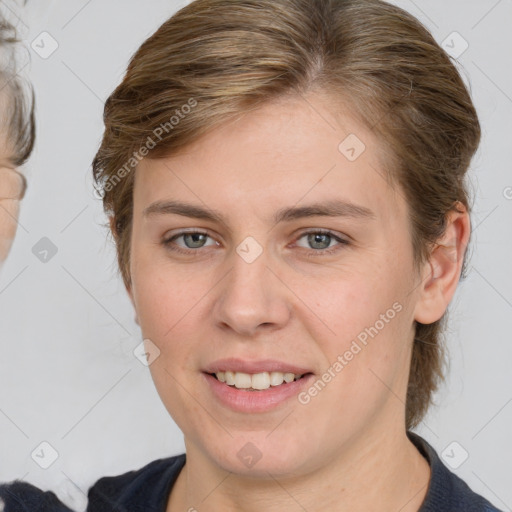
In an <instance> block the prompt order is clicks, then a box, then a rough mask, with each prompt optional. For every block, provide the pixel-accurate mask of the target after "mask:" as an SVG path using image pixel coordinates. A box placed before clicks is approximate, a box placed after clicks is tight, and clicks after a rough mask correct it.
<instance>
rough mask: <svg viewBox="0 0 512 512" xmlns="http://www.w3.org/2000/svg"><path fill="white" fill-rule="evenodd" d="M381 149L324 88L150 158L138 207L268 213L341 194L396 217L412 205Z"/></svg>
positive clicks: (139, 177) (141, 170) (141, 171)
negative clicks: (175, 202) (187, 204)
mask: <svg viewBox="0 0 512 512" xmlns="http://www.w3.org/2000/svg"><path fill="white" fill-rule="evenodd" d="M381 155H382V151H381V147H380V144H379V141H378V140H377V139H376V138H375V136H374V135H373V134H372V133H371V132H370V131H369V130H367V129H366V128H365V127H364V126H363V125H362V123H360V122H359V121H357V120H356V119H355V118H354V117H353V116H352V115H350V114H349V112H348V110H347V111H344V110H343V106H341V107H339V106H338V108H337V109H336V110H334V108H333V104H332V102H331V103H330V102H329V100H328V99H327V98H325V97H321V96H318V95H315V96H312V95H310V96H309V97H300V96H297V97H293V98H286V99H281V100H279V101H274V102H271V103H268V104H265V105H264V106H263V107H261V108H259V109H257V110H254V111H252V112H249V113H247V114H245V115H244V116H242V117H239V118H237V119H236V120H233V121H229V122H226V123H224V124H223V125H220V126H218V127H217V128H215V129H213V130H212V131H211V132H210V133H208V134H207V135H205V136H203V137H202V138H201V139H199V140H198V141H196V142H194V143H193V144H191V145H189V146H188V147H186V148H185V149H184V150H182V151H181V152H180V153H178V154H174V155H171V156H169V157H167V158H163V159H145V160H143V161H142V162H141V163H140V164H139V166H138V168H137V170H136V174H135V177H136V179H135V193H134V199H135V210H136V211H139V213H141V212H142V211H143V209H144V208H146V207H147V205H148V204H149V203H150V202H155V201H164V200H169V199H179V200H190V201H192V202H194V203H195V204H198V203H203V204H205V205H209V206H211V207H212V208H215V209H219V208H220V209H225V210H227V211H229V210H231V211H232V212H237V211H238V213H240V212H243V211H246V212H247V214H248V215H249V214H252V215H254V214H256V215H263V212H264V211H265V212H266V213H268V214H270V212H273V211H275V210H278V209H280V208H281V207H282V206H283V205H286V206H288V205H290V204H300V203H301V202H305V203H308V202H317V201H321V200H332V199H335V198H339V199H343V200H346V201H351V202H357V203H358V204H361V205H363V206H365V207H368V208H370V207H371V209H372V210H374V211H377V212H378V216H380V217H389V216H390V215H392V214H397V213H398V214H400V208H402V210H403V207H404V205H403V204H402V205H400V204H399V203H400V198H397V194H396V192H397V191H396V189H395V188H392V187H391V186H390V185H389V184H388V182H387V180H386V178H385V175H386V173H385V171H384V167H383V162H382V156H381ZM401 213H403V211H402V212H401ZM228 215H229V212H228ZM267 218H268V219H270V215H268V216H267Z"/></svg>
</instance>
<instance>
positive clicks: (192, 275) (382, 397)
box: [128, 93, 470, 512]
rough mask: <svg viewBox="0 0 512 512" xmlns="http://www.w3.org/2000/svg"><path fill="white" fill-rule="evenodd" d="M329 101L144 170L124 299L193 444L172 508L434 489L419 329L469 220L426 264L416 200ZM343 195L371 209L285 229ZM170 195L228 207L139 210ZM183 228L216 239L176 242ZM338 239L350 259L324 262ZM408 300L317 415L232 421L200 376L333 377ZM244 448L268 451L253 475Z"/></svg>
mask: <svg viewBox="0 0 512 512" xmlns="http://www.w3.org/2000/svg"><path fill="white" fill-rule="evenodd" d="M332 105H333V103H332V101H330V99H329V98H328V97H327V96H325V95H322V94H320V93H316V94H310V95H309V97H308V98H307V101H304V99H303V98H299V97H290V98H287V99H282V100H280V101H274V102H272V103H269V104H267V105H265V106H264V107H262V108H260V109H259V110H257V111H254V112H251V113H250V114H247V115H245V116H244V117H242V118H241V119H238V120H237V121H234V122H229V123H226V124H224V125H222V126H221V127H218V128H216V129H215V130H213V131H212V132H210V133H209V134H207V135H206V136H204V137H203V138H202V139H201V140H200V141H198V142H196V143H195V144H193V145H191V146H189V147H188V148H187V150H186V151H183V152H181V153H180V154H175V155H173V156H170V157H167V158H164V159H159V160H149V159H146V160H144V161H142V162H141V163H140V165H139V167H138V169H137V173H136V182H135V188H134V214H133V227H132V239H131V260H130V272H131V277H132V282H131V285H130V287H129V289H128V293H129V295H130V298H131V300H132V302H133V304H134V307H135V310H136V314H137V317H138V322H139V324H140V327H141V330H142V334H143V337H144V338H146V339H150V340H151V341H152V342H153V343H154V344H155V345H156V346H157V347H158V349H159V350H160V355H159V357H158V358H157V359H156V360H155V361H154V362H153V363H152V364H151V365H150V370H151V373H152V377H153V380H154V382H155V385H156V388H157V390H158V393H159V395H160V397H161V399H162V401H163V403H164V404H165V406H166V408H167V410H168V411H169V413H170V414H171V416H172V417H173V419H174V420H175V421H176V423H177V424H178V426H179V427H180V428H181V430H182V431H183V433H184V437H185V444H186V451H187V462H186V465H185V467H184V469H183V471H182V472H181V473H180V475H179V477H178V480H177V482H176V484H175V486H174V488H173V491H172V493H171V495H170V497H169V501H168V507H167V510H168V512H175V511H178V510H180V511H185V510H190V509H192V507H195V509H197V510H200V511H201V512H203V511H215V510H227V511H235V510H236V511H240V510H243V511H258V512H259V511H261V510H266V511H274V510H276V511H277V510H279V511H282V510H287V511H288V510H289V511H292V510H298V511H299V510H304V509H305V510H308V511H309V512H315V511H325V510H331V511H346V510H351V511H356V512H357V511H368V510H381V511H390V512H396V511H398V510H401V512H412V511H417V510H418V509H419V507H420V506H421V503H422V501H423V499H424V497H425V495H426V491H427V486H428V482H429V478H430V469H429V466H428V463H427V462H426V460H425V459H424V458H423V457H422V456H421V454H420V453H419V452H418V451H417V449H416V448H415V447H414V445H413V444H412V443H411V442H410V441H409V440H408V438H407V437H406V432H405V396H406V387H407V381H408V375H409V361H410V356H411V350H412V344H413V337H414V327H413V326H414V321H415V320H416V321H420V322H423V323H431V322H434V321H436V320H438V319H439V318H440V317H441V316H442V314H443V313H444V311H445V310H446V308H447V306H448V304H449V301H450V300H451V298H452V296H453V294H454V292H455V288H456V285H457V282H458V280H459V276H460V271H461V263H462V255H463V250H464V248H465V247H466V245H467V240H468V237H469V230H470V224H469V216H468V214H467V212H465V211H464V212H462V213H452V214H450V215H449V218H448V223H447V230H446V234H445V236H444V237H443V239H442V240H440V241H439V242H440V244H443V245H448V244H449V245H450V247H451V249H450V250H447V249H446V248H443V247H442V246H441V247H439V249H436V250H434V251H433V253H432V257H431V259H430V261H428V262H426V263H425V264H424V265H423V266H422V267H421V268H420V269H415V268H414V266H413V252H412V245H411V239H410V232H409V216H408V208H407V205H406V203H405V200H404V199H403V196H402V194H401V193H400V190H396V189H394V188H392V187H391V186H390V185H389V184H388V183H387V182H386V181H385V180H384V179H382V177H381V176H382V175H383V167H382V161H381V154H382V152H381V150H380V147H379V141H378V140H376V139H375V138H374V136H373V135H372V133H370V132H369V131H368V130H366V129H365V128H364V127H363V126H362V125H361V124H359V123H358V122H357V121H356V120H355V119H354V118H353V117H351V116H350V114H349V113H348V111H347V110H346V109H343V108H341V109H339V114H338V115H336V117H334V116H333V114H332V113H330V112H332V111H333V107H332ZM350 133H353V134H356V135H357V137H359V139H361V140H362V141H364V143H365V145H366V150H365V151H364V152H363V153H362V155H361V156H359V158H358V159H357V160H355V161H354V162H350V161H349V160H348V159H347V158H346V157H345V156H344V155H343V154H341V153H340V151H338V145H339V144H340V142H341V141H343V140H344V139H345V138H346V137H347V135H349V134H350ZM376 170H377V171H379V173H380V175H381V176H379V174H378V173H377V172H376ZM332 199H342V200H345V201H350V202H353V203H356V204H357V205H361V206H364V207H365V208H368V209H371V210H372V212H373V214H374V217H373V218H351V217H325V216H314V217H306V218H299V219H295V220H292V221H283V222H280V223H278V224H275V223H274V222H273V221H272V216H273V215H274V213H275V212H276V211H277V210H279V209H281V208H284V207H293V206H304V205H306V204H310V203H317V202H319V203H325V202H326V201H328V200H332ZM169 200H179V201H183V202H187V203H190V204H194V205H197V206H202V207H205V206H206V207H208V208H211V209H215V210H218V211H219V212H221V213H222V215H223V216H224V222H213V221H209V220H201V219H196V218H190V217H184V216H180V215H176V214H154V215H149V216H147V215H144V210H145V209H146V208H147V207H148V206H150V205H151V204H153V203H155V202H157V201H169ZM184 229H196V230H199V231H201V232H206V233H207V234H208V235H209V238H205V239H204V245H203V246H202V247H201V246H200V244H196V245H193V241H192V240H190V239H189V238H184V237H180V238H178V239H175V240H174V241H173V242H169V244H168V245H167V246H166V245H165V243H164V242H165V241H166V240H168V239H169V238H170V237H171V235H175V234H178V233H179V232H180V231H182V230H184ZM318 229H322V230H329V231H332V233H333V234H334V235H335V236H339V237H341V238H344V239H345V240H348V241H350V244H349V245H340V244H339V243H338V242H337V241H336V240H335V239H334V238H331V239H328V238H327V239H326V240H321V242H323V245H321V246H320V245H312V242H311V241H309V242H308V237H307V236H304V232H311V231H315V230H318ZM248 236H252V237H254V238H255V239H256V240H257V241H258V243H259V244H260V246H261V248H262V249H263V252H262V254H261V255H260V256H259V257H258V258H257V259H256V260H255V261H253V262H252V263H247V262H246V261H245V260H244V259H243V258H241V257H240V256H239V255H238V253H237V252H236V248H237V246H238V245H239V244H240V243H241V242H242V241H243V240H244V239H245V238H246V237H248ZM187 242H188V246H187V245H186V243H187ZM313 243H314V241H313ZM176 246H179V247H180V248H182V249H184V250H187V249H188V253H187V254H179V253H177V252H175V251H172V250H171V249H170V247H176ZM326 246H328V248H329V249H333V248H335V249H338V250H336V252H334V253H333V254H319V253H321V251H322V249H324V248H325V247H326ZM189 247H191V248H189ZM195 247H199V248H195ZM454 255H455V257H453V256H454ZM396 302H399V303H400V304H401V306H402V309H401V311H400V313H399V314H397V315H396V316H395V317H394V318H393V319H392V320H391V321H389V323H386V325H385V327H384V328H383V329H382V330H380V331H379V333H378V335H377V336H375V337H374V338H373V339H371V340H370V341H369V343H368V344H367V346H366V347H364V349H363V350H361V351H360V352H359V353H358V354H357V355H356V356H354V358H353V359H352V360H351V361H350V362H349V363H348V364H347V365H346V366H345V367H344V368H343V370H342V371H341V372H339V373H338V374H337V375H336V377H335V378H333V379H332V380H331V382H330V383H329V384H328V385H327V386H326V387H325V388H324V389H323V390H322V391H321V392H320V393H318V395H317V396H316V397H315V398H314V399H312V400H311V401H310V402H309V403H308V404H306V405H304V404H301V403H299V401H298V400H297V399H295V398H292V399H290V400H288V401H286V402H285V403H284V404H283V405H281V406H280V407H278V408H277V409H275V410H273V411H268V412H264V413H253V414H247V413H239V412H234V411H232V410H229V409H228V408H226V407H224V406H223V405H221V404H220V403H219V402H218V401H216V399H215V397H214V396H213V395H212V393H211V391H210V389H209V388H208V386H207V385H206V384H205V381H204V376H203V375H202V373H201V371H202V369H204V367H205V366H206V365H207V364H209V363H211V362H212V361H214V360H216V359H219V358H224V357H239V358H242V359H266V358H273V359H278V360H282V361H286V362H289V363H293V364H296V365H298V366H301V367H306V368H309V369H310V370H311V371H312V372H313V373H314V374H315V376H316V377H320V376H321V375H322V374H323V373H324V372H325V371H326V370H327V369H328V368H329V367H331V366H332V364H333V363H334V362H335V361H336V360H337V357H338V355H340V354H344V352H345V351H346V350H347V349H348V348H349V347H350V344H351V342H352V340H354V339H355V338H356V337H357V335H358V334H359V333H361V332H362V331H363V330H364V329H365V327H369V326H371V325H375V323H376V321H377V320H378V319H379V318H380V315H381V314H383V313H385V312H386V311H387V310H388V309H390V308H391V307H392V305H393V304H394V303H396ZM247 442H252V443H253V444H254V445H255V446H256V447H257V448H258V450H259V451H260V452H261V454H262V458H261V459H260V460H259V461H258V462H257V463H256V464H255V465H254V466H253V467H251V468H248V467H245V466H244V465H243V464H242V463H241V462H240V460H239V458H238V457H237V452H238V451H239V450H240V449H241V448H242V447H243V446H244V445H245V444H246V443H247ZM192 510H193V509H192Z"/></svg>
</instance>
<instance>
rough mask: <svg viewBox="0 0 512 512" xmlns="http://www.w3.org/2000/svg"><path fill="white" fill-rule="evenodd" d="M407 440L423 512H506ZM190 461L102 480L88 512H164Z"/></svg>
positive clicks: (31, 492) (51, 503) (13, 503)
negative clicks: (415, 458) (423, 463)
mask: <svg viewBox="0 0 512 512" xmlns="http://www.w3.org/2000/svg"><path fill="white" fill-rule="evenodd" d="M407 435H408V437H409V439H410V440H411V441H412V442H413V443H414V445H415V446H416V447H417V448H418V450H419V451H420V452H421V454H422V455H423V456H424V457H425V458H426V460H427V461H428V463H429V465H430V470H431V477H430V483H429V487H428V491H427V495H426V497H425V500H424V501H423V504H422V505H421V508H420V510H419V511H418V512H502V511H500V510H499V509H497V508H496V507H494V506H493V505H491V503H489V502H488V501H487V500H486V499H484V498H483V497H482V496H480V495H478V494H476V493H475V492H473V491H472V490H471V489H470V488H469V486H468V485H467V484H466V483H465V482H464V481H462V480H461V479H460V478H459V477H458V476H457V475H455V474H454V473H452V472H451V471H450V470H449V469H448V468H447V467H446V466H445V465H444V464H443V462H442V461H441V459H440V458H439V456H438V455H437V453H436V451H435V450H434V448H433V447H432V446H430V444H429V443H428V442H427V441H425V440H424V439H423V438H422V437H420V436H419V435H417V434H415V433H413V432H407ZM185 460H186V456H185V454H181V455H177V456H175V457H168V458H165V459H158V460H155V461H153V462H150V463H149V464H147V465H146V466H144V467H143V468H141V469H138V470H136V471H129V472H128V473H124V474H122V475H119V476H109V477H103V478H101V479H100V480H98V481H97V482H96V483H95V484H94V485H93V486H92V487H91V488H90V489H89V505H88V507H87V512H165V510H166V507H167V500H168V497H169V495H170V492H171V490H172V487H173V485H174V482H175V481H176V479H177V477H178V474H179V472H180V471H181V469H182V468H183V466H184V465H185ZM0 499H2V500H3V502H4V509H3V512H25V511H30V512H50V511H54V512H69V511H70V509H69V508H67V507H66V506H64V505H63V504H62V503H60V502H59V501H58V499H57V497H56V496H55V495H54V494H53V493H51V492H46V493H44V492H42V491H40V490H38V489H37V488H36V487H33V486H32V485H30V484H26V483H22V482H14V483H13V484H10V485H6V486H0ZM0 511H2V508H1V507H0Z"/></svg>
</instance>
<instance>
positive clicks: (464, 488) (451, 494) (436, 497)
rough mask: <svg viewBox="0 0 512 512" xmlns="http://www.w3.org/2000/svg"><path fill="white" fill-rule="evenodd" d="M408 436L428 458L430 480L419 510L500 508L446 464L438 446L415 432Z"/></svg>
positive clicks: (454, 511) (485, 511) (467, 511)
mask: <svg viewBox="0 0 512 512" xmlns="http://www.w3.org/2000/svg"><path fill="white" fill-rule="evenodd" d="M407 436H408V437H409V439H410V440H411V442H412V443H413V444H414V445H415V446H416V448H417V449H418V450H419V451H420V453H421V454H422V455H423V456H424V457H425V458H426V459H427V461H428V463H429V465H430V470H431V476H430V484H429V487H428V491H427V495H426V497H425V501H424V502H423V504H422V506H421V508H420V510H419V512H443V511H446V512H501V511H500V510H499V509H497V508H496V507H495V506H493V505H492V504H491V503H490V502H489V501H487V500H486V499H485V498H484V497H483V496H480V495H479V494H477V493H476V492H474V491H473V490H472V489H471V488H470V487H469V486H468V484H466V482H464V481H463V480H462V479H461V478H459V477H458V476H457V475H456V474H454V473H452V472H451V471H450V470H449V469H448V467H447V466H445V465H444V463H443V461H442V460H441V459H440V457H439V455H438V454H437V452H436V451H435V449H434V448H433V447H432V446H431V445H430V444H429V443H428V442H427V441H426V440H425V439H423V438H422V437H420V436H419V435H418V434H415V433H414V432H410V431H408V432H407Z"/></svg>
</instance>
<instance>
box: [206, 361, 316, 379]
mask: <svg viewBox="0 0 512 512" xmlns="http://www.w3.org/2000/svg"><path fill="white" fill-rule="evenodd" d="M203 371H204V372H205V373H209V374H214V373H218V372H227V371H228V372H233V373H246V374H250V375H254V374H257V373H264V372H268V373H271V372H280V373H283V374H286V373H292V374H294V375H304V374H306V373H312V371H311V369H309V368H306V367H301V366H296V365H293V364H290V363H287V362H284V361H278V360H276V359H260V360H254V361H250V360H243V359H238V358H226V359H219V360H217V361H215V362H213V363H211V364H209V365H208V366H206V367H205V368H204V370H203Z"/></svg>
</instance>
